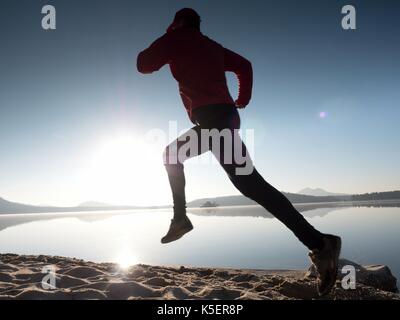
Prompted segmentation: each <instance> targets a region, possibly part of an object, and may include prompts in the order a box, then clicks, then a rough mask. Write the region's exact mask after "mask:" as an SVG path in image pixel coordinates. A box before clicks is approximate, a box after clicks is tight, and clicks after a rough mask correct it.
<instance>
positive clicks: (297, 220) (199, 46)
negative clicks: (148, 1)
mask: <svg viewBox="0 0 400 320" xmlns="http://www.w3.org/2000/svg"><path fill="white" fill-rule="evenodd" d="M200 22H201V20H200V16H199V15H198V14H197V12H196V11H194V10H193V9H189V8H184V9H182V10H180V11H178V12H177V13H176V15H175V18H174V21H173V23H172V24H171V25H170V26H169V28H168V29H167V32H166V33H165V34H164V35H163V36H162V37H160V38H159V39H157V40H156V41H155V42H154V43H153V44H152V45H151V46H150V47H149V48H148V49H146V50H144V51H142V52H141V53H140V54H139V56H138V59H137V68H138V71H139V72H141V73H152V72H154V71H158V70H159V69H160V68H162V67H163V66H164V65H166V64H168V65H169V66H170V69H171V72H172V75H173V77H174V78H175V79H176V80H177V81H178V83H179V90H180V94H181V97H182V101H183V104H184V106H185V108H186V111H187V112H188V115H189V117H190V119H191V121H192V122H193V123H194V124H195V126H194V127H193V128H192V129H191V130H190V132H188V133H186V134H184V135H183V136H182V137H180V138H178V139H177V140H175V141H174V142H173V143H171V144H170V145H169V146H168V147H167V148H166V150H165V153H164V163H165V166H166V169H167V173H168V178H169V181H170V185H171V189H172V195H173V202H174V217H173V219H172V221H171V226H170V229H169V231H168V233H167V235H166V236H165V237H163V238H162V240H161V242H162V243H169V242H172V241H175V240H177V239H179V238H181V237H182V236H183V235H184V234H186V233H187V232H189V231H191V230H192V229H193V226H192V223H191V222H190V220H189V218H188V217H187V215H186V200H185V176H184V170H183V163H184V161H185V160H186V159H188V158H190V157H193V156H196V155H199V154H201V153H203V152H205V151H207V150H211V151H212V152H213V154H214V155H215V156H216V158H217V159H218V161H219V162H220V164H221V166H222V167H223V169H224V170H225V171H226V173H227V174H228V177H229V179H230V180H231V181H232V183H233V184H234V185H235V187H236V188H237V189H238V190H239V191H240V192H241V193H242V194H243V195H245V196H247V197H249V198H250V199H252V200H254V201H256V202H257V203H259V204H260V205H261V206H263V207H264V208H265V209H266V210H268V211H269V212H270V213H271V214H273V215H274V216H275V217H276V218H277V219H279V220H280V221H281V222H282V223H283V224H284V225H285V226H286V227H288V228H289V229H290V230H291V231H292V232H293V233H294V234H295V235H296V237H297V238H298V239H299V240H300V241H301V242H302V243H303V244H304V245H305V246H306V247H307V248H308V249H309V250H310V254H309V256H310V258H311V261H312V262H313V263H314V264H315V266H316V267H317V270H318V272H319V283H318V292H319V294H320V295H324V294H327V293H329V292H330V291H331V289H332V288H333V286H334V284H335V281H336V276H337V271H338V259H339V255H340V249H341V239H340V238H339V237H337V236H334V235H328V234H322V233H320V232H319V231H317V230H316V229H314V227H313V226H311V225H310V224H309V223H308V222H307V220H306V219H305V218H304V217H303V216H302V215H301V214H300V213H299V212H298V211H297V210H296V209H295V208H294V207H293V205H292V204H291V203H290V202H289V200H288V199H287V198H286V197H285V196H284V195H283V194H282V193H281V192H279V191H278V190H277V189H275V188H274V187H273V186H271V185H270V184H268V183H267V182H266V181H265V180H264V179H263V178H262V176H261V175H260V174H259V173H258V172H257V170H256V169H255V168H254V167H253V168H252V170H250V172H249V173H247V174H238V169H240V168H242V169H243V165H244V164H243V163H238V161H236V158H235V157H229V158H235V159H233V161H227V155H228V156H229V155H232V154H233V153H234V151H233V150H234V149H235V148H237V147H238V144H237V141H239V145H240V146H241V150H240V152H241V153H242V155H243V154H245V155H246V159H247V161H250V162H251V159H249V156H248V154H247V150H246V147H245V145H244V144H243V142H242V141H241V140H240V138H239V137H238V135H237V129H239V128H240V117H239V113H238V110H237V109H238V108H239V109H241V108H245V107H246V106H247V105H248V103H249V102H250V99H251V94H252V85H253V71H252V65H251V63H250V62H249V61H248V60H246V59H245V58H243V57H242V56H240V55H238V54H236V53H234V52H233V51H230V50H228V49H226V48H224V47H223V46H221V45H220V44H218V43H217V42H215V41H213V40H211V39H209V38H208V37H206V36H205V35H203V34H202V33H201V31H200ZM227 71H229V72H234V73H235V74H236V76H237V78H238V82H239V96H238V99H237V100H236V101H234V100H233V99H232V97H231V95H230V93H229V90H228V87H227V82H226V76H225V72H227ZM205 129H209V130H212V129H214V130H215V129H216V130H217V131H218V132H222V131H223V130H225V131H226V130H228V132H230V133H231V134H232V136H234V137H235V139H230V140H232V141H229V139H226V137H223V138H221V141H222V140H223V141H224V143H222V146H221V148H220V150H215V148H214V145H213V144H212V139H210V138H207V140H206V141H204V137H203V138H202V135H201V131H202V130H205ZM188 136H190V137H195V139H197V141H196V142H197V145H198V146H203V147H202V148H200V147H199V148H198V150H197V152H195V153H194V154H193V153H192V154H186V152H184V154H185V156H184V157H182V155H181V154H180V151H181V148H182V147H183V146H184V145H185V143H186V140H187V137H188ZM202 139H203V141H202ZM233 140H234V141H233ZM226 141H228V144H226V143H225V142H226ZM235 141H236V142H235ZM227 146H228V147H227ZM230 147H231V148H230ZM228 149H229V150H228ZM247 164H248V163H247Z"/></svg>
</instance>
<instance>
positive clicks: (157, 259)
mask: <svg viewBox="0 0 400 320" xmlns="http://www.w3.org/2000/svg"><path fill="white" fill-rule="evenodd" d="M303 214H304V215H305V216H306V218H307V219H308V220H309V221H311V223H312V224H313V225H314V226H316V227H317V228H319V229H320V230H321V231H323V232H329V233H335V234H339V235H341V236H342V238H343V254H342V256H343V257H345V258H347V259H350V260H353V261H355V262H358V263H361V264H386V265H388V266H389V267H390V268H391V269H392V271H393V273H394V274H395V275H396V277H397V278H400V257H399V252H400V251H399V244H400V232H399V230H400V208H398V207H347V208H340V207H339V208H322V209H315V210H309V211H305V212H303ZM189 216H190V218H191V220H192V222H193V224H194V226H195V229H194V231H192V232H191V233H189V234H188V235H186V236H185V237H184V238H183V239H181V240H180V241H177V242H175V243H172V244H169V245H161V244H160V238H161V236H162V235H163V234H164V233H165V232H166V231H167V228H168V226H169V222H170V218H171V211H170V210H168V209H166V210H142V211H127V212H121V211H119V212H92V213H73V214H60V213H57V214H29V215H2V216H0V252H1V253H18V254H46V255H62V256H69V257H77V258H82V259H85V260H91V261H96V262H105V261H107V262H118V263H121V264H122V265H129V264H136V263H146V264H164V265H166V264H167V265H192V266H213V267H234V268H262V269H305V268H306V267H308V265H309V262H308V259H307V250H306V249H305V248H304V247H303V246H302V245H301V244H300V243H299V242H298V241H297V239H296V238H295V237H294V236H293V235H292V234H291V233H290V232H289V231H288V230H286V229H285V228H284V226H283V225H281V223H280V222H279V221H277V220H276V219H273V218H272V217H271V216H269V215H268V214H265V211H264V210H263V209H262V208H260V207H256V206H250V207H226V208H216V209H192V210H190V212H189Z"/></svg>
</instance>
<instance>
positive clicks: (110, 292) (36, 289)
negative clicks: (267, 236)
mask: <svg viewBox="0 0 400 320" xmlns="http://www.w3.org/2000/svg"><path fill="white" fill-rule="evenodd" d="M49 265H51V266H54V268H55V271H56V278H55V285H56V288H55V289H50V290H45V289H43V288H42V280H43V277H44V276H46V274H43V273H42V270H43V268H44V267H46V266H49ZM304 275H305V271H267V270H234V269H216V268H190V267H183V266H182V267H163V266H149V265H135V266H132V267H129V268H126V269H123V268H121V267H119V266H118V265H116V264H112V263H93V262H87V261H82V260H77V259H71V258H65V257H49V256H21V255H13V254H4V255H0V299H23V300H26V299H29V300H30V299H33V300H41V299H46V300H48V299H51V300H53V299H55V300H59V299H60V300H82V299H111V300H116V299H117V300H121V299H123V300H125V299H168V300H169V299H173V300H180V299H220V300H236V299H251V300H271V299H277V300H285V299H320V298H318V297H317V295H316V289H315V286H316V283H315V279H314V278H305V277H304ZM48 283H50V282H48ZM324 299H357V300H359V299H385V300H387V299H400V296H399V295H398V294H395V293H390V292H386V291H382V290H378V289H376V288H373V287H369V286H365V285H361V284H360V285H357V288H356V290H344V289H342V288H341V286H340V282H338V283H337V286H336V288H335V289H334V290H333V292H332V293H331V294H330V295H329V296H327V297H325V298H324Z"/></svg>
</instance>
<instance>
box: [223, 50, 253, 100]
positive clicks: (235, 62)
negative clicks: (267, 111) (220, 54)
mask: <svg viewBox="0 0 400 320" xmlns="http://www.w3.org/2000/svg"><path fill="white" fill-rule="evenodd" d="M224 56H225V71H230V72H234V73H235V74H236V76H237V78H238V82H239V96H238V99H237V100H236V101H235V104H236V106H237V107H238V108H245V107H246V106H247V105H248V104H249V102H250V99H251V94H252V90H253V67H252V65H251V63H250V61H249V60H247V59H245V58H243V57H242V56H241V55H239V54H237V53H235V52H233V51H231V50H228V49H225V48H224Z"/></svg>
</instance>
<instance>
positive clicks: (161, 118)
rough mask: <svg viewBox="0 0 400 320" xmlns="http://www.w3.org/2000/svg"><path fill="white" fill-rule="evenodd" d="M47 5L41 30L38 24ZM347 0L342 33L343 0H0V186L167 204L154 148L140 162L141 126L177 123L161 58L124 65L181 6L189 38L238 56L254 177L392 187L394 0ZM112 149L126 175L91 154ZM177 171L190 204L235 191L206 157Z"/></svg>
mask: <svg viewBox="0 0 400 320" xmlns="http://www.w3.org/2000/svg"><path fill="white" fill-rule="evenodd" d="M48 3H50V4H52V5H54V6H55V7H56V10H57V30H55V31H44V30H42V29H41V24H40V22H41V18H42V15H41V8H42V6H43V5H45V4H48ZM351 3H352V4H354V5H355V7H356V9H357V30H356V31H344V30H342V29H341V25H340V21H341V17H342V15H341V13H340V11H341V7H342V6H343V5H345V4H349V2H347V1H328V0H325V1H301V2H300V1H287V0H284V1H223V0H220V1H176V0H173V1H161V0H159V1H155V0H148V1H128V0H113V1H111V0H96V1H94V0H84V1H77V0H71V1H57V0H53V1H27V0H18V1H15V0H13V1H11V0H3V1H1V3H0V40H1V44H2V45H1V59H0V87H1V95H0V137H1V139H0V150H1V161H0V173H1V179H0V196H1V197H4V198H7V199H11V200H14V201H20V202H26V203H34V204H53V205H75V204H78V203H80V202H83V201H86V200H98V201H104V202H111V203H124V204H146V205H153V204H154V205H156V204H166V203H170V202H171V199H170V198H171V197H170V191H169V186H168V181H167V176H166V174H165V173H164V168H163V166H162V158H161V152H162V146H157V147H156V148H155V149H154V150H152V151H159V158H157V159H155V158H151V159H147V158H145V157H147V154H146V155H144V154H143V152H142V150H141V146H143V143H142V137H143V135H144V134H145V133H146V132H148V131H149V130H151V129H154V128H160V129H164V130H166V129H167V128H168V121H170V120H174V121H178V124H179V128H180V129H184V128H188V127H190V125H191V123H190V122H189V120H188V119H187V116H186V113H185V111H184V108H183V106H182V103H181V100H180V97H179V94H178V90H177V84H176V82H175V80H173V79H172V77H171V76H170V74H169V70H168V68H164V69H162V70H161V71H160V72H159V73H156V74H153V75H151V76H143V75H140V74H138V73H137V72H136V69H135V63H136V56H137V54H138V53H139V52H140V51H141V50H143V49H144V48H145V47H147V46H148V45H149V44H150V43H151V42H152V41H153V40H154V39H155V38H157V37H159V36H161V35H162V34H163V33H164V32H165V29H166V27H167V26H168V24H169V23H170V22H171V20H172V18H173V16H174V13H175V12H176V11H177V10H178V9H180V8H182V7H186V6H190V7H193V8H194V9H196V10H197V11H198V12H199V13H200V15H201V16H202V21H203V24H202V31H203V33H205V34H207V35H208V36H210V37H211V38H213V39H214V40H216V41H218V42H220V43H221V44H223V45H224V46H225V47H227V48H230V49H232V50H234V51H236V52H238V53H240V54H242V55H243V56H245V57H247V58H248V59H249V60H251V62H252V64H253V68H254V77H255V78H254V83H255V84H254V92H253V100H252V101H251V103H250V105H249V106H248V107H247V108H246V109H245V110H243V111H241V117H242V126H243V129H254V130H255V142H256V145H255V147H256V149H255V155H254V157H255V165H256V167H257V168H258V170H259V171H260V172H261V173H262V174H263V176H264V177H265V179H266V180H267V181H268V182H270V183H272V184H273V185H275V186H276V187H277V188H279V189H281V190H284V191H290V192H296V191H298V190H300V189H302V188H304V187H322V188H324V189H327V190H330V191H335V192H344V193H364V192H372V191H384V190H394V189H400V170H399V169H398V167H399V166H398V164H399V163H400V148H399V140H400V130H399V128H398V122H399V118H400V108H399V101H400V91H399V87H400V86H399V84H400V66H399V60H398V57H399V56H400V44H399V41H398V35H399V32H400V19H399V15H400V5H399V3H398V1H389V0H385V1H377V0H371V1H351ZM228 80H229V84H230V88H231V93H232V95H233V96H234V97H236V90H237V85H236V83H235V81H234V80H235V79H234V77H233V76H232V75H228ZM320 112H326V114H327V116H326V117H325V118H320V117H319V113H320ZM129 138H132V139H133V140H135V141H136V142H132V141H131V140H129ZM110 141H111V142H110ZM113 141H114V142H113ZM124 141H125V142H124ZM123 143H126V144H125V145H124V144H123ZM105 146H108V147H105ZM107 148H109V149H107ZM124 148H125V149H129V150H128V151H127V154H124V151H121V149H124ZM157 148H158V149H159V150H158V149H157ZM116 149H118V150H119V151H118V152H120V153H118V152H117V155H119V156H121V157H124V158H125V159H133V161H132V170H130V168H129V163H128V161H123V163H121V162H119V160H118V159H115V158H114V159H108V158H107V159H106V160H104V159H103V158H104V154H107V153H108V152H109V151H110V150H114V151H115V150H116ZM155 154H158V153H157V152H155V153H154V155H155ZM102 157H103V158H102ZM155 157H157V156H155ZM135 159H136V160H137V162H136V160H135ZM122 165H125V167H119V170H115V167H118V166H122ZM134 167H135V168H134ZM93 168H96V170H97V171H96V170H95V169H93ZM128 171H129V172H128ZM89 173H90V174H89ZM125 173H126V174H125ZM186 174H187V198H188V199H189V200H191V199H195V198H200V197H210V196H219V195H230V194H237V191H236V190H235V189H234V187H233V186H232V185H231V184H230V182H229V180H228V178H227V177H226V176H225V173H224V172H223V171H222V169H220V168H219V167H218V166H217V165H215V164H209V165H201V166H199V165H195V164H188V166H187V168H186Z"/></svg>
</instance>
